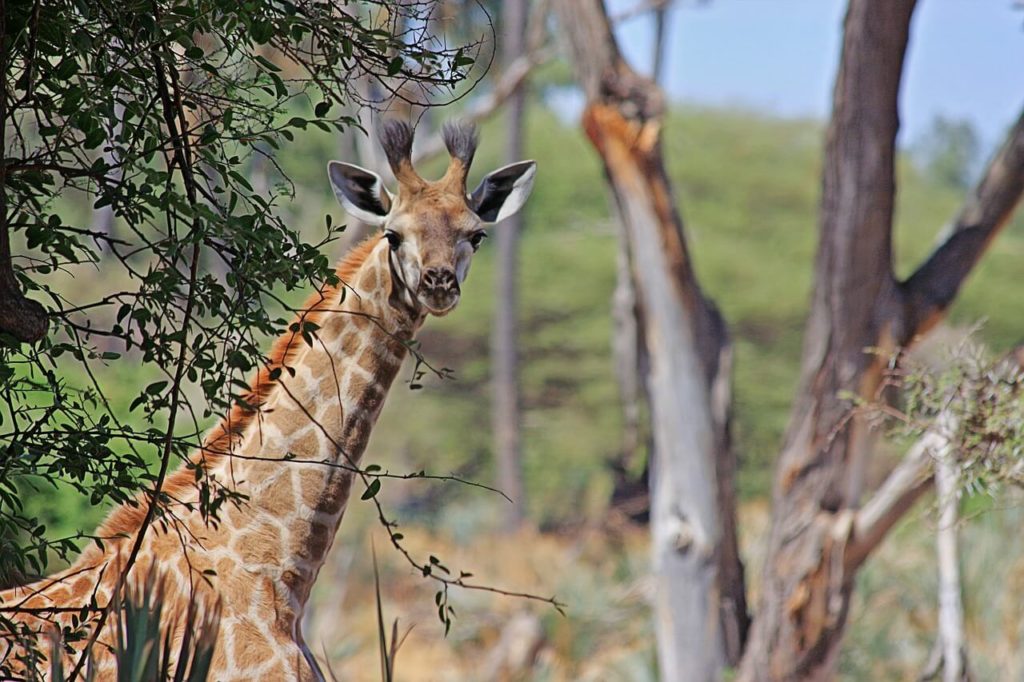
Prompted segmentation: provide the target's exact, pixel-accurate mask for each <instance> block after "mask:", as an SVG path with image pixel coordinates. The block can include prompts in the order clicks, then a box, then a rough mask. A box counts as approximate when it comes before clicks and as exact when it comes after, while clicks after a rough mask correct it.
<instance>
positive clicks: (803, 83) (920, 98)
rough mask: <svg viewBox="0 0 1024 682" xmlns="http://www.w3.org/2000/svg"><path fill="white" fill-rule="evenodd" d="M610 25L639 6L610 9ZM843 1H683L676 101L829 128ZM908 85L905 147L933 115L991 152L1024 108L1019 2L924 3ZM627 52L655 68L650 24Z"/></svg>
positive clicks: (625, 34) (633, 31)
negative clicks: (976, 136)
mask: <svg viewBox="0 0 1024 682" xmlns="http://www.w3.org/2000/svg"><path fill="white" fill-rule="evenodd" d="M607 1H608V5H609V10H610V12H611V13H612V14H613V15H614V14H615V13H616V12H621V11H623V10H626V9H628V8H630V7H633V6H636V5H637V4H638V3H639V2H641V1H642V0H607ZM845 6H846V0H710V2H706V3H701V2H697V1H696V0H676V1H675V3H674V7H673V9H672V10H671V12H670V19H669V22H668V24H669V28H668V34H667V36H666V43H667V45H668V48H667V49H668V52H667V54H666V73H665V77H664V80H663V83H662V84H663V85H664V86H665V88H666V89H667V90H668V92H669V94H670V95H671V96H672V97H673V98H674V99H679V100H682V101H687V102H697V103H704V104H726V105H735V106H741V107H744V108H748V109H756V110H763V111H768V112H772V113H776V114H780V115H784V116H813V117H816V118H820V119H824V118H826V117H827V116H828V112H829V108H830V98H831V90H832V82H833V78H834V77H835V71H836V64H837V61H838V57H839V46H840V40H841V29H842V20H843V13H844V11H845ZM911 31H912V33H911V40H910V49H909V52H908V62H907V64H906V66H905V72H904V76H903V90H902V93H901V100H900V116H901V120H902V122H903V126H902V129H901V132H900V142H901V144H906V143H912V142H913V141H914V140H915V139H917V138H918V137H919V136H920V135H921V134H922V133H924V132H925V131H927V129H928V127H929V125H930V123H931V122H932V120H933V119H934V117H935V116H936V115H944V116H947V117H952V118H957V119H967V120H968V121H970V122H971V123H972V124H973V125H974V126H975V128H976V129H977V131H978V132H979V133H980V134H981V138H982V141H983V143H984V148H985V149H986V150H988V149H990V148H991V146H992V145H994V144H996V143H997V142H998V141H999V140H1000V139H1001V138H1002V134H1003V132H1004V131H1005V130H1006V128H1007V127H1008V126H1009V125H1010V124H1011V123H1013V121H1014V120H1016V118H1017V116H1018V115H1019V112H1020V110H1021V108H1022V106H1024V10H1022V9H1014V0H920V2H919V3H918V7H917V10H916V12H915V15H914V23H913V25H912V27H911ZM618 33H619V39H620V43H621V44H622V48H623V51H624V52H625V54H626V57H627V58H628V59H629V60H630V62H631V63H632V64H633V65H634V66H635V67H637V68H640V69H641V70H648V69H649V68H650V63H651V56H652V55H651V46H652V44H653V23H652V20H651V19H650V16H649V15H646V16H643V17H639V18H636V19H632V20H629V21H627V22H624V23H623V24H622V25H620V27H619V28H618Z"/></svg>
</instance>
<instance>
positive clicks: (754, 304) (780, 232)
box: [29, 108, 1024, 532]
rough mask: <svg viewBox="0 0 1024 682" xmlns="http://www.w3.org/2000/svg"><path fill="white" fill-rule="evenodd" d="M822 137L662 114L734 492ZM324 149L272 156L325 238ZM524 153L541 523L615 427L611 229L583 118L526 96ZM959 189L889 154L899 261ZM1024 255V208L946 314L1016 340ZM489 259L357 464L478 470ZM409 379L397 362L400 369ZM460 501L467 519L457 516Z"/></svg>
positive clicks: (76, 521)
mask: <svg viewBox="0 0 1024 682" xmlns="http://www.w3.org/2000/svg"><path fill="white" fill-rule="evenodd" d="M501 130H502V122H501V121H500V120H497V121H493V122H491V123H489V124H487V125H485V126H484V127H483V130H482V138H483V144H482V147H481V150H480V153H479V154H478V156H477V161H476V163H475V170H474V174H473V177H471V182H472V181H474V180H475V179H476V178H477V177H479V176H480V175H482V174H483V173H484V172H486V171H488V170H490V169H492V168H493V167H495V166H497V165H501V164H500V161H499V155H498V150H500V149H501V147H502V140H501ZM821 137H822V130H821V125H820V124H819V123H817V122H814V121H808V120H778V119H771V118H765V117H763V116H759V115H755V114H751V113H748V112H741V111H726V110H706V109H699V110H698V109H682V110H677V111H675V112H673V114H672V115H671V117H670V119H669V121H668V122H667V124H666V126H665V150H664V153H665V158H666V160H667V163H668V166H669V168H670V171H671V174H672V177H673V180H674V182H675V192H676V197H677V199H678V201H679V203H680V206H681V209H682V213H683V216H684V218H685V220H686V224H687V230H688V238H689V239H690V241H691V244H692V251H693V253H694V256H695V259H696V266H697V271H698V274H699V276H700V278H701V280H702V282H703V283H704V286H705V288H706V290H707V291H708V292H709V293H710V295H711V296H712V297H713V298H714V299H715V300H716V301H717V302H718V303H719V305H720V306H721V308H722V310H723V312H724V314H725V316H726V318H727V319H728V321H729V324H730V325H731V327H732V330H733V334H734V337H735V341H736V348H737V361H736V376H735V394H736V432H737V444H738V452H739V455H740V457H741V462H742V468H741V472H740V487H741V490H742V492H743V494H744V496H745V497H746V498H748V499H750V498H754V497H758V496H763V495H765V494H766V493H767V491H768V489H769V485H770V469H771V463H772V461H773V459H774V456H775V453H776V448H777V447H778V444H779V441H780V438H781V435H782V432H783V429H784V428H785V424H786V418H787V411H788V408H789V403H790V400H791V398H792V393H793V390H794V386H795V382H796V378H797V369H798V362H799V355H800V348H801V338H802V333H803V322H804V316H805V312H806V302H807V300H808V296H809V287H810V281H811V262H812V258H813V252H814V246H815V230H816V224H815V220H816V203H817V196H818V191H819V190H818V188H819V184H820V180H819V172H818V164H819V157H820V150H821ZM337 146H338V145H337V142H336V140H335V139H334V138H332V137H331V136H329V135H326V134H320V133H313V132H309V133H308V134H307V136H306V137H304V138H301V139H299V140H297V141H296V143H295V144H294V145H292V146H291V147H289V148H286V149H285V150H284V152H282V155H281V157H280V159H279V161H280V162H281V164H282V166H283V167H284V168H285V169H286V170H288V172H290V173H291V174H293V177H294V179H295V183H296V188H297V193H298V196H297V197H296V201H295V202H294V203H293V204H292V205H291V206H290V208H289V210H290V211H291V212H292V214H293V215H292V220H293V221H296V222H297V223H298V224H303V225H309V226H310V228H309V237H310V239H311V240H312V239H314V238H316V237H318V236H320V230H321V228H319V227H318V226H322V225H323V216H324V214H325V213H327V212H329V213H332V214H333V215H334V217H335V218H336V219H343V215H342V211H341V209H340V208H339V207H338V206H337V205H336V204H335V203H334V199H333V196H332V195H331V193H330V191H329V188H328V185H327V181H326V178H325V177H324V171H323V169H324V165H325V163H326V161H327V160H328V159H330V158H335V157H338V156H339V154H338V153H337V151H336V148H337ZM527 149H528V153H529V155H530V156H531V157H532V158H535V159H536V160H537V161H538V163H539V168H540V171H539V174H538V179H537V183H536V189H535V192H534V196H533V198H532V199H531V200H530V203H529V205H528V211H527V216H526V220H527V229H526V233H525V235H524V239H523V242H522V284H521V290H522V295H521V300H522V308H521V315H522V360H523V362H522V368H523V382H524V386H523V396H524V403H525V423H524V438H523V443H524V447H525V450H526V471H527V483H528V490H529V507H530V513H531V516H532V517H533V518H534V520H536V521H537V522H539V523H542V524H547V523H552V522H563V521H571V520H580V519H582V518H586V517H592V516H597V515H600V514H601V513H602V510H603V509H604V508H605V505H606V503H607V499H608V495H609V493H610V490H611V479H610V476H609V474H608V472H607V467H606V462H607V461H608V460H610V459H611V458H613V457H615V455H616V454H617V450H618V448H619V443H620V430H621V425H620V417H619V411H618V407H617V397H616V391H615V386H614V383H613V380H612V373H611V369H612V359H611V357H610V352H609V339H610V335H611V324H610V319H609V301H610V297H611V293H612V289H613V287H614V283H615V274H614V257H615V248H616V226H615V225H614V224H613V223H612V222H611V220H610V218H609V213H608V200H607V197H606V194H605V188H604V179H603V174H602V172H601V169H600V167H599V165H598V163H597V160H596V157H595V155H594V153H593V152H592V150H591V149H590V147H589V145H588V143H587V142H586V140H585V139H584V138H583V137H582V134H581V133H580V131H579V130H578V129H576V128H575V127H573V126H569V125H565V124H562V123H560V122H559V121H558V120H557V119H556V118H555V117H554V116H553V115H552V114H551V113H550V112H548V111H546V110H543V109H540V108H534V109H533V110H532V111H531V112H530V116H529V131H528V143H527ZM441 163H442V164H443V162H441ZM436 172H440V170H437V171H436ZM959 202H960V196H959V192H957V191H955V190H952V189H950V188H948V187H945V186H941V185H938V184H936V183H934V182H932V181H930V180H928V179H927V178H926V177H925V175H924V174H923V173H921V172H919V171H918V170H917V169H916V168H914V167H913V166H912V165H910V164H909V163H902V164H901V168H900V192H899V197H898V224H899V227H898V231H897V240H896V241H897V257H898V261H899V262H898V267H899V271H900V272H901V273H906V272H908V271H909V269H910V267H911V266H912V265H913V263H914V262H916V261H917V260H918V259H919V258H921V257H922V256H923V255H924V254H926V253H927V251H928V249H929V248H930V246H931V245H932V244H933V242H934V239H935V237H936V235H937V234H938V233H939V231H940V229H941V228H942V226H943V224H944V223H945V222H947V221H948V220H949V219H950V218H951V217H952V216H953V215H954V212H955V210H956V208H957V206H958V205H959ZM69 210H81V207H78V208H77V209H76V208H75V207H74V206H69ZM496 229H501V228H500V226H499V227H498V228H496ZM1022 253H1024V222H1022V221H1021V220H1020V219H1018V220H1017V221H1016V222H1015V223H1014V225H1013V226H1012V227H1011V228H1010V229H1009V231H1008V232H1007V233H1006V234H1004V235H1003V236H1001V237H1000V239H999V241H998V242H997V243H996V245H995V248H994V249H993V251H992V253H991V254H989V256H988V257H987V258H986V260H985V263H984V265H983V266H982V267H981V268H979V270H978V272H977V273H976V274H975V275H974V276H973V277H972V279H971V280H970V281H969V284H968V286H967V288H966V290H965V292H964V294H963V296H962V297H961V300H960V302H959V303H958V305H957V306H956V308H955V309H954V311H953V315H952V320H953V322H954V323H956V324H971V323H974V322H975V321H977V320H981V319H985V320H987V322H986V324H985V326H984V327H983V329H982V331H981V337H982V338H983V339H984V340H986V341H987V342H989V343H991V344H992V345H993V346H995V347H997V348H999V347H1005V346H1008V345H1010V344H1011V343H1013V342H1015V341H1016V340H1017V339H1018V335H1019V329H1018V327H1019V324H1018V322H1017V319H1018V318H1019V317H1020V309H1019V304H1017V303H1016V301H1017V299H1016V298H1014V296H1015V292H1014V289H1013V287H1012V286H1010V285H1011V283H1012V282H1013V281H1014V279H1013V277H1014V274H1018V273H1019V272H1020V266H1019V263H1020V256H1021V255H1022ZM336 255H337V256H339V257H340V255H341V254H340V253H339V254H336ZM492 256H493V252H492V250H491V249H490V248H488V247H487V246H486V245H485V247H484V248H483V249H482V250H481V253H480V254H479V256H478V257H477V260H476V262H475V264H474V268H473V272H472V273H471V275H470V278H469V281H468V283H467V285H466V287H465V295H464V296H463V302H462V303H461V306H460V308H459V310H457V311H456V312H455V313H454V314H453V315H451V316H449V317H447V318H444V319H440V320H430V321H429V322H428V324H427V326H426V328H425V330H424V332H423V333H422V335H421V340H422V342H423V351H424V353H425V354H426V356H427V358H428V359H429V360H430V361H431V362H432V363H433V364H435V365H437V366H445V367H450V368H452V369H454V371H455V376H456V380H454V381H444V382H442V381H440V380H438V379H435V378H430V377H428V380H427V381H426V382H425V387H424V389H423V390H420V391H410V390H409V389H408V386H407V385H406V384H405V383H404V382H403V381H402V380H401V379H400V381H399V382H397V383H396V386H395V388H394V389H393V392H392V395H391V397H390V398H389V402H388V404H387V406H386V408H385V411H384V416H383V417H382V419H381V423H380V425H379V427H378V428H377V430H376V432H375V435H374V438H373V441H372V443H371V446H370V449H369V451H368V457H369V458H370V459H371V460H373V461H377V462H380V463H381V464H383V465H385V466H386V467H389V468H391V469H392V470H419V469H426V470H428V471H431V472H436V473H447V472H451V471H457V472H463V473H465V474H466V475H467V476H469V477H471V478H476V479H478V480H480V481H482V482H490V481H491V477H492V468H491V462H490V456H489V455H490V447H491V438H490V416H489V410H488V401H489V397H488V396H489V392H488V363H487V347H488V334H489V330H490V328H491V312H490V311H491V307H492V297H493V293H492V292H493V287H492V281H493V274H492V262H493V261H492ZM109 284H110V283H109V282H107V281H106V280H104V279H103V278H102V277H101V276H100V272H99V271H97V270H94V271H92V273H91V274H90V276H89V277H85V278H82V277H79V278H78V280H76V282H75V286H76V287H79V288H81V287H83V286H85V287H90V288H92V289H95V290H96V291H99V290H101V289H102V288H103V287H105V286H109ZM296 298H298V296H296ZM407 378H408V372H407V373H405V374H403V375H402V379H407ZM69 379H71V380H72V381H77V380H80V379H81V378H80V377H69ZM100 380H101V381H110V382H112V383H111V384H110V385H111V386H113V387H114V395H113V396H112V397H113V398H114V399H115V401H117V402H118V403H122V402H123V403H124V404H125V405H127V403H128V402H130V400H131V398H132V397H133V396H134V391H135V390H137V385H138V386H141V385H143V380H142V378H141V377H139V376H138V375H137V374H136V373H134V372H132V371H130V370H129V369H128V368H127V366H126V363H125V362H124V361H122V362H120V363H115V365H114V366H113V367H111V368H110V369H109V370H107V372H106V374H105V375H101V376H100ZM32 497H33V499H31V500H30V501H29V504H30V508H31V509H33V510H34V511H36V512H37V513H40V514H41V515H42V517H43V520H44V521H46V522H48V523H49V524H50V527H51V528H52V529H53V532H67V531H73V530H74V529H75V528H77V527H82V528H84V529H89V528H91V527H92V526H93V525H94V524H95V523H96V522H97V520H98V518H99V516H100V515H101V513H102V511H101V510H95V509H91V508H90V507H89V506H88V504H87V503H85V502H84V501H81V500H78V499H77V498H75V497H74V496H70V495H67V494H58V495H55V494H54V493H52V492H47V491H42V492H40V493H38V494H34V495H33V496H32ZM55 497H56V498H57V499H54V498H55ZM438 499H443V500H444V502H445V503H446V504H447V505H449V507H448V512H446V513H445V514H444V515H441V518H443V521H444V523H448V524H451V525H453V526H459V525H460V524H469V525H476V524H485V525H486V524H487V523H489V522H490V520H492V519H493V518H495V517H496V515H497V511H498V507H497V505H498V504H499V502H498V501H497V499H496V498H493V497H482V496H481V494H480V493H479V491H475V490H470V489H466V488H464V487H458V486H447V487H445V488H444V489H443V490H441V491H432V490H431V489H430V488H429V486H427V485H425V484H418V487H415V488H407V489H403V494H402V496H401V500H402V502H403V503H404V504H407V505H413V506H414V507H415V508H416V509H418V510H419V511H421V512H423V513H429V512H431V511H436V510H437V509H438V506H439V505H438ZM397 501H398V500H396V502H397ZM462 504H468V505H469V508H470V509H472V513H468V514H458V513H455V512H454V510H455V509H457V508H459V507H460V505H462ZM453 529H456V530H457V528H453ZM463 530H471V529H470V528H464V529H463Z"/></svg>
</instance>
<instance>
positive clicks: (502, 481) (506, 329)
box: [491, 0, 527, 530]
mask: <svg viewBox="0 0 1024 682" xmlns="http://www.w3.org/2000/svg"><path fill="white" fill-rule="evenodd" d="M526 15H527V0H506V1H505V3H504V4H503V5H502V26H503V29H504V30H503V37H504V42H503V43H502V50H501V60H502V63H503V65H504V68H508V66H509V65H510V64H512V63H513V62H515V60H517V59H519V58H520V57H521V56H522V55H523V54H524V51H525V42H526ZM525 108H526V93H525V92H524V90H523V89H522V88H519V89H517V90H516V91H515V92H514V93H513V94H512V96H511V97H510V98H509V100H508V105H507V109H508V114H507V115H508V123H507V125H506V134H507V138H506V143H505V160H506V161H507V162H508V163H515V162H516V161H520V160H522V158H523V115H524V113H525ZM522 226H523V223H522V214H517V215H514V216H512V217H511V218H508V219H507V220H505V221H504V222H503V223H502V224H501V225H499V226H497V227H496V228H495V230H494V232H495V241H496V242H497V249H496V254H495V277H496V278H497V284H496V286H495V296H496V300H495V302H494V303H495V305H494V330H493V333H492V337H491V366H492V368H493V378H492V387H493V391H494V394H493V413H492V424H493V429H494V453H495V457H496V460H497V469H498V481H497V482H498V488H500V489H501V490H502V491H503V492H504V493H505V494H506V495H508V496H509V497H510V498H512V501H513V504H511V505H508V507H507V509H506V512H505V519H504V522H505V528H506V530H515V529H516V528H518V527H519V525H520V524H522V522H523V519H524V518H525V513H526V498H525V495H524V493H525V487H524V485H523V465H522V447H521V443H520V433H519V430H520V423H521V421H522V420H521V417H520V411H519V357H518V355H517V350H518V337H519V322H518V319H517V318H518V314H519V310H518V308H519V293H518V283H519V233H520V231H521V230H522Z"/></svg>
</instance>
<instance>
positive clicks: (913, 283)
mask: <svg viewBox="0 0 1024 682" xmlns="http://www.w3.org/2000/svg"><path fill="white" fill-rule="evenodd" d="M914 5H915V2H914V0H851V2H850V4H849V9H848V11H847V16H846V21H845V32H844V40H843V51H842V58H841V63H840V68H839V75H838V78H837V81H836V86H835V93H834V102H833V113H832V119H831V123H830V126H829V130H828V139H827V144H826V149H825V159H824V171H823V173H824V177H823V191H822V205H821V217H820V242H819V246H818V254H817V260H816V264H815V285H814V295H813V299H812V308H811V314H810V317H809V320H808V323H807V331H806V335H805V339H804V352H803V367H802V372H801V379H800V384H799V388H798V390H797V396H798V398H797V401H796V403H795V404H794V407H793V412H792V415H791V417H790V424H789V428H788V431H787V434H786V438H785V441H784V445H783V448H782V452H781V455H780V458H779V463H778V466H777V469H776V479H775V487H774V507H773V519H772V530H771V535H770V539H769V553H768V558H767V562H766V566H765V575H764V582H763V590H762V599H761V604H760V608H759V610H758V614H757V619H756V620H755V622H754V626H753V629H752V632H751V640H750V642H749V644H748V648H747V651H746V653H745V656H744V662H743V667H742V670H741V674H740V676H739V679H741V680H809V679H810V680H816V679H828V678H831V677H832V675H833V673H834V670H835V664H836V661H837V658H838V653H839V647H840V643H841V639H842V634H843V631H844V628H845V625H846V617H847V611H848V609H849V603H850V594H851V591H852V588H853V584H854V577H855V574H856V570H857V569H858V568H859V566H860V565H861V564H862V562H863V561H864V560H865V559H866V557H867V556H868V555H869V554H870V552H871V551H872V550H873V549H874V548H875V547H876V546H877V545H878V543H879V542H881V540H882V538H883V537H884V536H885V534H886V533H887V532H888V530H889V529H890V528H892V526H893V525H894V524H895V523H896V521H898V520H899V518H900V517H901V516H902V515H903V514H904V513H905V512H906V511H907V509H909V508H910V506H911V505H912V504H913V502H914V501H915V500H916V499H917V498H918V497H919V496H920V494H921V493H922V492H923V490H924V489H925V488H924V486H923V485H920V484H919V482H918V481H915V480H913V478H912V477H908V476H907V475H906V473H907V471H908V470H909V469H906V468H904V467H901V468H898V469H897V470H896V471H894V472H893V475H892V476H890V478H889V480H888V481H887V482H886V484H885V485H883V486H882V487H881V488H880V489H879V490H878V491H877V493H876V494H875V496H874V497H873V498H872V499H871V500H869V501H868V503H867V504H865V506H864V509H863V510H860V511H858V509H857V507H858V505H859V504H860V498H861V493H862V490H861V487H862V481H861V477H860V473H859V472H861V471H863V469H864V461H863V460H864V458H865V457H866V456H867V454H868V451H869V449H870V448H869V447H867V446H866V445H865V443H866V440H865V439H866V438H867V437H868V434H867V429H866V428H864V425H863V423H862V422H861V421H860V420H859V419H856V418H850V415H851V407H852V404H851V401H850V400H849V398H848V397H847V396H850V395H859V396H861V397H865V398H873V397H874V395H875V391H876V389H877V387H878V385H879V382H880V380H881V377H882V369H883V366H884V362H885V361H886V359H887V358H888V356H889V355H890V353H891V352H892V351H893V350H895V349H896V348H897V347H899V346H907V345H909V344H911V343H912V342H913V341H914V340H915V339H916V337H918V336H919V335H920V334H922V333H924V332H926V331H927V330H928V329H930V328H931V327H932V326H933V325H934V324H935V323H936V322H937V321H938V320H939V319H941V318H942V316H943V315H944V313H945V311H946V310H947V308H948V306H949V304H950V303H951V302H952V301H953V299H954V298H955V296H956V293H957V292H958V290H959V288H960V286H961V284H962V282H963V280H964V278H965V277H966V276H967V274H968V273H969V272H970V270H971V268H972V267H973V265H974V264H975V263H976V262H977V260H978V259H979V258H980V257H981V254H982V253H983V252H984V250H985V248H986V247H987V245H988V244H989V243H990V242H991V240H992V238H993V237H994V236H995V235H996V234H997V233H998V231H999V230H1000V228H1001V227H1002V226H1003V225H1005V223H1006V221H1007V219H1008V217H1009V215H1010V214H1011V213H1012V211H1013V209H1014V207H1015V205H1016V203H1017V201H1018V200H1019V198H1020V195H1021V190H1022V189H1024V117H1022V118H1021V120H1019V121H1018V122H1017V124H1016V126H1014V128H1013V129H1012V130H1011V133H1010V136H1009V137H1008V139H1007V142H1006V143H1005V144H1004V146H1003V148H1002V149H1001V150H1000V152H999V154H997V155H996V157H995V158H994V159H993V160H992V162H991V163H990V165H989V167H988V169H987V172H986V174H985V176H984V177H983V179H982V181H981V182H980V183H979V184H978V186H977V188H976V189H975V190H974V192H973V194H972V195H971V197H969V199H968V202H967V203H966V204H965V207H964V209H963V210H962V211H961V213H960V215H959V217H958V218H957V221H956V223H955V224H954V228H953V230H952V231H951V233H950V236H949V237H948V238H947V239H946V240H945V241H944V242H943V243H942V244H941V245H940V246H939V247H938V248H937V249H936V250H935V252H934V253H933V254H932V255H931V256H930V257H929V258H928V259H927V260H926V261H925V263H924V264H923V265H922V266H921V267H920V268H918V270H917V271H916V272H915V273H914V274H913V275H912V276H911V277H910V278H909V279H907V280H906V281H905V282H897V281H896V279H895V277H894V275H893V272H892V254H891V251H892V249H891V233H892V212H893V198H894V194H895V181H894V154H895V138H896V132H897V127H898V115H897V97H898V93H899V83H900V75H901V71H902V64H903V57H904V54H905V51H906V46H907V40H908V35H909V26H910V18H911V14H912V12H913V9H914ZM869 349H880V350H878V351H876V352H871V351H870V350H869Z"/></svg>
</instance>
